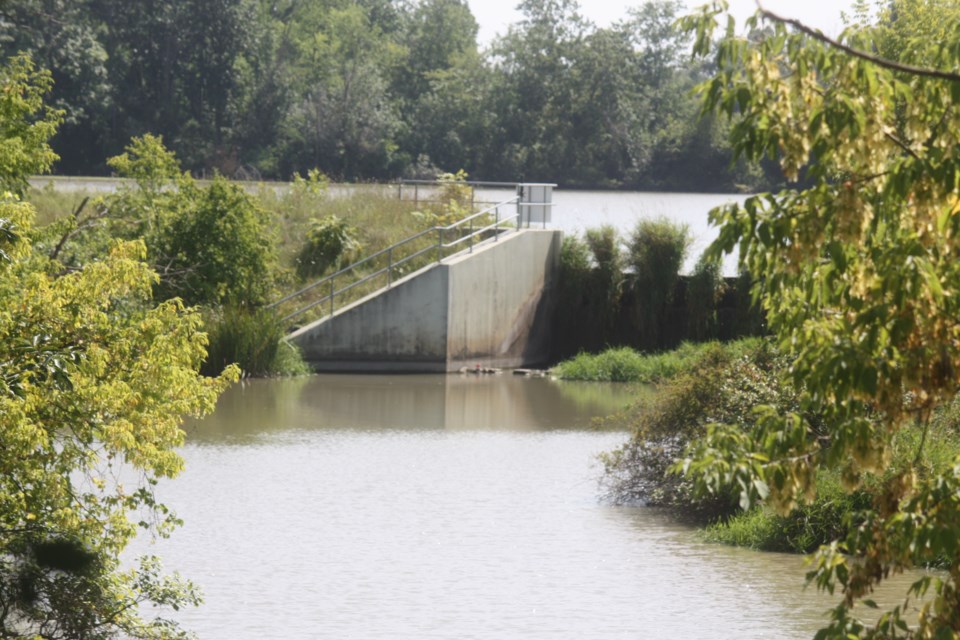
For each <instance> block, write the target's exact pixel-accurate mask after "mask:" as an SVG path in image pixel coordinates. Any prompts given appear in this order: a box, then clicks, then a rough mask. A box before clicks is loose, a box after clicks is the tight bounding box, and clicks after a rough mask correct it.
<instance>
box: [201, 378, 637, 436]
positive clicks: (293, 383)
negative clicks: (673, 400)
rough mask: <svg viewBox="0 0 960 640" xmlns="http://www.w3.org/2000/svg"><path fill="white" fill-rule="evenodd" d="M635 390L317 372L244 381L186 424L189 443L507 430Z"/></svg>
mask: <svg viewBox="0 0 960 640" xmlns="http://www.w3.org/2000/svg"><path fill="white" fill-rule="evenodd" d="M636 394H637V389H636V388H634V387H631V386H628V385H622V384H620V385H618V384H598V383H576V382H560V381H556V380H551V379H549V378H522V377H518V376H512V375H509V374H507V373H503V374H499V375H474V374H457V375H407V376H398V375H362V376H361V375H343V374H321V375H315V376H309V377H303V378H293V379H287V380H250V381H246V382H244V383H243V384H240V385H236V386H234V387H233V388H231V389H229V390H228V391H227V392H226V393H225V394H224V395H223V396H222V397H221V398H220V402H219V404H218V405H217V410H216V412H215V413H214V414H213V415H212V416H210V417H208V418H207V419H205V420H202V421H199V422H193V423H190V424H188V425H187V426H186V429H187V434H188V440H189V441H191V442H219V441H247V440H250V439H251V438H253V437H256V436H257V435H258V434H262V433H265V432H269V431H275V430H288V429H331V428H335V429H359V430H446V431H463V430H484V431H489V430H509V431H542V430H550V429H569V428H583V427H585V426H588V425H589V423H590V420H591V418H592V417H594V416H598V415H605V414H608V413H613V412H615V411H619V410H621V409H623V408H624V407H625V406H627V405H628V404H629V403H630V402H631V401H632V400H633V399H634V398H635V397H636Z"/></svg>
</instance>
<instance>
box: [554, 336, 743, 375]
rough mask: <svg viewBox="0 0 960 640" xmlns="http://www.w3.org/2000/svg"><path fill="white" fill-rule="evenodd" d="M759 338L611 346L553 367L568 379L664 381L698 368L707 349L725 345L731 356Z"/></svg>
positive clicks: (583, 354)
mask: <svg viewBox="0 0 960 640" xmlns="http://www.w3.org/2000/svg"><path fill="white" fill-rule="evenodd" d="M758 340H759V339H747V340H739V341H736V342H733V343H730V344H726V345H721V344H720V343H718V342H716V341H711V342H701V343H691V342H684V343H682V344H681V345H680V346H679V347H677V348H676V349H672V350H670V351H664V352H661V353H652V354H645V353H640V352H639V351H636V350H634V349H631V348H629V347H619V348H613V349H607V350H606V351H603V352H601V353H598V354H589V353H580V354H578V355H576V356H574V357H573V358H570V359H568V360H564V361H563V362H560V363H559V364H557V365H555V366H554V367H553V368H552V369H551V373H553V374H554V375H555V376H557V377H558V378H562V379H564V380H585V381H591V382H640V383H648V384H649V383H660V382H665V381H667V380H670V379H671V378H674V377H676V376H678V375H680V374H684V373H688V372H691V371H693V370H695V369H696V367H697V366H699V364H700V363H701V361H702V360H703V356H704V354H705V353H707V352H709V351H713V350H716V349H723V350H724V351H726V352H728V353H730V354H731V356H736V355H742V354H744V353H746V352H748V351H750V350H751V349H753V348H755V345H756V344H757V342H758Z"/></svg>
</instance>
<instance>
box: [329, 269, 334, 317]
mask: <svg viewBox="0 0 960 640" xmlns="http://www.w3.org/2000/svg"><path fill="white" fill-rule="evenodd" d="M333 291H334V289H333V277H332V276H331V278H330V315H331V316H332V315H333Z"/></svg>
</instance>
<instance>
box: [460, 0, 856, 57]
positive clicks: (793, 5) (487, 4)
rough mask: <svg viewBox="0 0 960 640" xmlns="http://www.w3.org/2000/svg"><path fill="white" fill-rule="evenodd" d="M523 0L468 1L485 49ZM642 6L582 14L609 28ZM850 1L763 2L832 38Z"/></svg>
mask: <svg viewBox="0 0 960 640" xmlns="http://www.w3.org/2000/svg"><path fill="white" fill-rule="evenodd" d="M705 1H706V0H703V1H701V0H686V4H687V6H688V7H696V6H699V5H700V4H703V3H704V2H705ZM518 2H519V0H468V3H469V5H470V10H471V11H472V12H473V15H474V16H475V17H476V19H477V22H478V23H479V24H480V34H479V36H478V41H479V43H480V46H481V47H485V46H487V45H488V44H490V41H491V40H493V38H494V36H496V35H501V34H503V33H506V31H507V27H508V26H509V25H510V24H512V23H514V22H518V21H519V20H520V17H521V16H520V13H519V12H518V11H517V10H516V6H517V4H518ZM640 4H642V0H626V2H617V1H614V0H580V12H581V14H582V15H584V16H585V17H586V18H589V19H590V20H591V21H593V22H594V23H596V24H597V25H598V26H601V27H606V26H608V25H610V24H611V23H612V22H615V21H617V20H619V19H620V18H623V17H624V16H625V15H626V12H627V7H629V6H635V5H640ZM729 4H730V11H731V13H732V14H733V15H734V17H735V18H736V19H737V25H738V26H739V25H741V24H742V23H743V21H744V20H745V19H746V18H747V17H748V16H750V15H752V14H753V12H754V11H755V10H756V7H757V5H756V1H755V0H729ZM852 4H853V3H852V2H851V1H850V0H763V6H764V8H766V9H768V10H770V11H773V12H774V13H778V14H780V15H782V16H784V17H787V18H798V19H800V20H802V21H803V22H804V23H806V24H808V25H810V26H812V27H817V28H819V29H821V30H823V31H824V32H825V33H827V34H829V35H837V34H839V33H840V31H841V30H842V28H843V23H842V21H841V20H840V12H841V11H849V9H850V6H851V5H852Z"/></svg>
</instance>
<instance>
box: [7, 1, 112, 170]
mask: <svg viewBox="0 0 960 640" xmlns="http://www.w3.org/2000/svg"><path fill="white" fill-rule="evenodd" d="M90 4H91V3H90V2H89V1H87V0H83V1H77V0H7V1H6V2H2V3H0V55H2V56H3V57H4V58H6V57H7V56H11V55H15V54H18V53H26V54H28V55H29V56H30V57H31V59H32V60H33V61H34V63H35V64H36V65H37V66H39V67H40V68H42V69H47V70H49V71H50V73H51V76H52V78H53V86H52V88H51V90H50V92H49V94H48V95H47V98H46V102H47V104H49V105H51V106H52V107H53V108H55V109H58V110H61V111H63V116H64V118H63V123H62V125H61V127H60V129H59V131H58V133H57V137H56V140H55V142H54V146H55V147H56V148H57V150H58V152H59V154H60V155H61V156H62V158H61V160H60V162H59V163H58V165H57V166H58V170H59V171H68V172H70V171H74V172H76V171H87V172H89V171H90V168H91V167H97V168H101V167H102V164H103V155H102V149H103V145H104V143H105V142H106V139H105V136H106V134H107V133H108V131H109V126H108V123H109V118H110V116H111V114H112V111H113V100H112V97H113V95H112V94H113V91H112V87H111V85H110V78H109V75H108V70H107V53H106V50H105V49H104V48H103V45H102V43H101V42H100V40H99V37H98V35H99V34H98V31H99V25H98V23H97V21H96V20H95V18H94V16H93V15H92V14H91V12H90Z"/></svg>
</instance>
